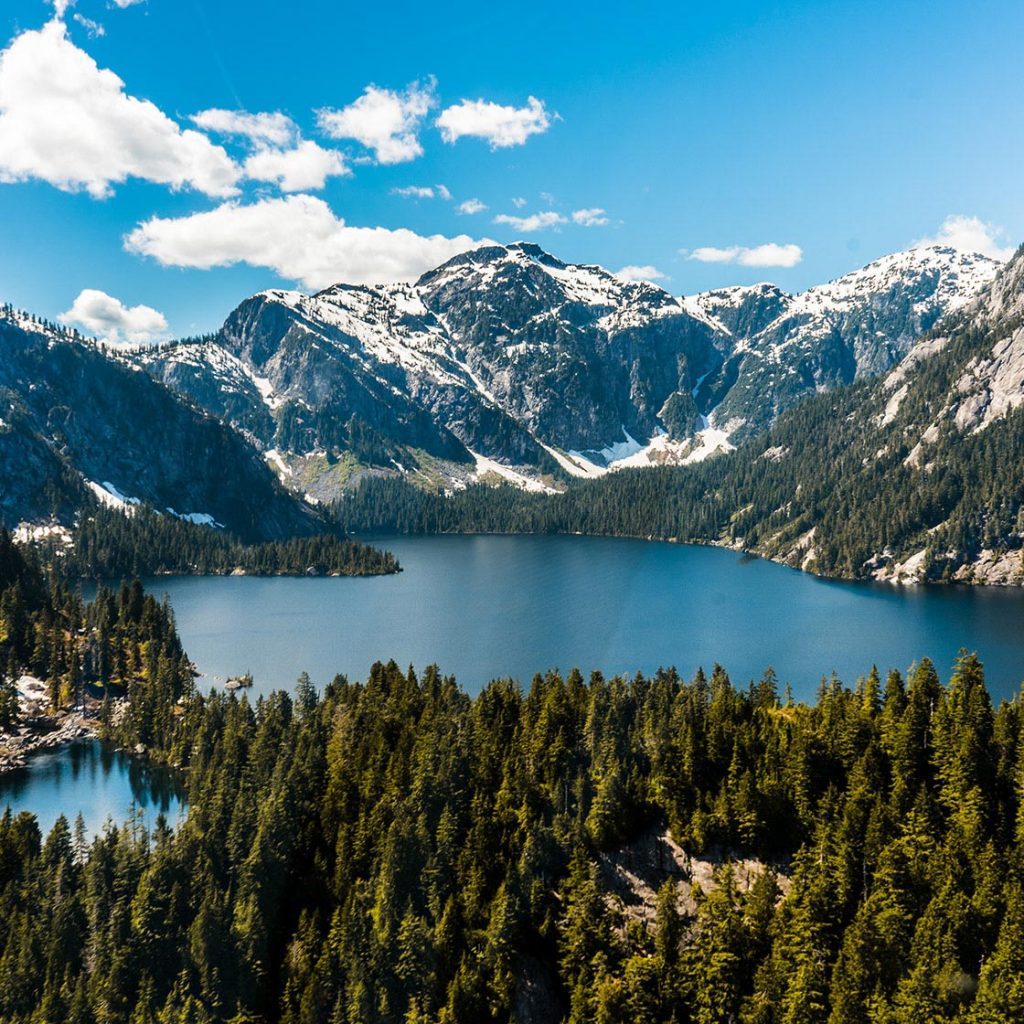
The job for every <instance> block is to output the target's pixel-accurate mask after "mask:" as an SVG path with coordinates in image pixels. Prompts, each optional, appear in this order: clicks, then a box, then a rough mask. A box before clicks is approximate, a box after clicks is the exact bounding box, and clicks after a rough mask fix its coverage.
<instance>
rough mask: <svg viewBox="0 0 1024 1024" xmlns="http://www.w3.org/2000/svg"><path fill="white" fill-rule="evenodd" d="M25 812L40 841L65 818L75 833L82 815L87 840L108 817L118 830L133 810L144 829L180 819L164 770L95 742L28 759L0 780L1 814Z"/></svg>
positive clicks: (177, 790) (176, 793) (180, 799)
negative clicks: (33, 820)
mask: <svg viewBox="0 0 1024 1024" xmlns="http://www.w3.org/2000/svg"><path fill="white" fill-rule="evenodd" d="M7 807H10V808H11V812H12V813H13V814H18V813H20V812H21V811H29V812H31V813H32V814H34V815H35V816H36V817H37V818H38V820H39V828H40V829H41V831H42V833H43V837H44V838H45V837H46V834H47V833H48V832H49V831H50V829H51V828H52V827H53V824H54V822H55V821H56V820H57V818H58V817H59V816H60V815H61V814H63V815H64V816H65V817H66V818H67V819H68V824H70V825H71V827H72V828H74V825H75V818H76V816H77V815H78V814H79V813H81V815H82V817H83V818H84V819H85V825H86V828H87V829H88V831H89V833H90V834H91V835H95V834H96V833H97V832H99V831H100V830H101V829H102V828H103V825H104V823H105V822H106V820H107V819H108V818H110V819H111V820H112V821H113V822H114V823H115V824H117V825H120V824H121V823H122V822H124V821H127V820H128V819H129V818H130V817H131V815H132V812H133V810H134V811H139V812H141V817H142V820H143V822H144V823H145V825H146V826H147V827H148V828H152V827H153V825H154V824H155V823H156V819H157V815H158V814H161V813H162V814H163V815H164V816H165V817H166V818H167V821H168V823H169V824H171V825H174V824H176V823H177V822H178V820H179V816H180V815H182V814H184V807H185V804H184V794H183V791H182V789H181V787H180V784H179V783H178V782H177V781H176V780H175V779H174V776H173V774H172V773H171V772H169V771H168V770H167V769H165V768H159V767H156V766H153V765H150V764H148V763H147V762H145V761H143V760H141V759H140V758H137V757H132V756H130V755H128V754H123V753H118V752H116V751H113V750H111V749H110V748H108V747H105V746H103V744H101V743H100V742H99V740H76V741H75V742H74V743H69V744H67V745H66V746H63V747H60V748H58V749H56V750H50V751H45V752H42V753H39V754H35V755H33V756H32V757H30V758H29V764H28V767H26V768H22V769H19V770H18V771H15V772H10V773H8V774H6V775H0V814H2V813H3V811H4V809H5V808H7Z"/></svg>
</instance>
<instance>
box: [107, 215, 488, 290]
mask: <svg viewBox="0 0 1024 1024" xmlns="http://www.w3.org/2000/svg"><path fill="white" fill-rule="evenodd" d="M478 244H479V243H478V242H477V241H475V240H474V239H472V238H470V237H468V236H467V235H458V236H456V237H455V238H446V237H445V236H443V235H431V236H429V237H424V236H422V235H417V234H416V233H415V232H413V231H409V230H408V229H406V228H398V229H397V230H390V229H388V228H357V227H349V226H348V225H347V224H346V223H345V221H344V220H342V219H341V218H340V217H336V216H335V215H334V213H333V212H332V211H331V208H330V207H329V206H328V205H327V204H326V203H325V202H324V201H323V200H322V199H318V198H316V197H315V196H309V195H296V196H287V197H284V198H274V199H264V200H261V201H259V202H255V203H250V204H248V205H240V204H238V203H234V202H230V203H223V204H222V205H221V206H219V207H217V208H216V209H215V210H210V211H208V212H206V213H197V214H193V215H191V216H188V217H177V218H173V217H171V218H160V217H153V218H151V219H150V220H148V221H145V222H144V223H143V224H140V225H139V226H138V227H137V228H136V229H135V230H134V231H132V232H131V234H130V235H128V236H127V238H126V239H125V247H126V248H127V249H128V250H129V251H130V252H134V253H138V254H140V255H144V256H152V257H153V258H154V259H156V260H157V261H158V262H160V263H162V264H164V265H165V266H174V267H196V268H200V269H204V270H205V269H209V268H211V267H225V266H230V265H232V264H236V263H248V264H249V265H250V266H254V267H268V268H270V269H271V270H274V271H275V272H277V273H278V274H280V275H281V276H282V277H285V278H289V279H290V280H293V281H299V282H301V283H302V284H303V285H305V286H306V287H307V288H310V289H319V288H325V287H327V286H328V285H331V284H335V283H337V282H339V281H347V282H350V283H353V284H369V283H374V282H378V281H411V280H415V279H416V278H417V277H419V275H420V274H422V273H424V272H425V271H427V270H430V269H432V268H433V267H436V266H437V265H438V264H440V263H443V262H444V261H445V260H448V259H451V257H453V256H456V255H458V254H459V253H461V252H465V251H466V250H467V249H472V248H474V247H475V246H476V245H478Z"/></svg>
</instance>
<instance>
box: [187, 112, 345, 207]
mask: <svg viewBox="0 0 1024 1024" xmlns="http://www.w3.org/2000/svg"><path fill="white" fill-rule="evenodd" d="M191 121H192V123H193V124H195V125H196V126H197V127H199V128H202V129H203V130H204V131H208V132H216V133H217V134H218V135H232V136H236V137H238V138H241V139H244V140H245V141H246V142H247V143H248V144H249V146H250V147H251V148H252V149H253V150H254V152H253V153H252V155H251V156H249V157H248V158H247V159H246V161H245V163H244V164H243V165H242V169H243V171H244V173H245V177H246V178H248V179H249V180H250V181H269V182H273V183H274V184H276V185H277V186H278V188H280V189H281V191H282V192H305V191H308V190H309V189H321V188H323V187H324V185H325V184H326V183H327V179H328V178H333V177H339V176H342V175H347V174H351V173H352V172H351V170H350V169H349V167H348V165H347V164H346V163H345V158H344V156H343V155H342V154H341V153H339V152H338V151H337V150H336V149H324V147H323V146H321V145H319V144H318V143H316V142H311V141H308V140H306V141H303V139H302V138H301V133H300V132H299V126H298V125H297V124H296V123H295V122H294V121H293V120H292V119H291V118H290V117H288V115H287V114H282V113H281V112H280V111H270V112H262V113H256V114H252V113H249V111H247V110H221V109H219V108H213V109H210V110H201V111H200V112H199V113H198V114H193V115H192V117H191Z"/></svg>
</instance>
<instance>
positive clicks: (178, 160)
mask: <svg viewBox="0 0 1024 1024" xmlns="http://www.w3.org/2000/svg"><path fill="white" fill-rule="evenodd" d="M240 173H241V172H240V169H239V168H238V166H237V165H236V164H235V162H234V161H233V160H232V159H231V158H230V157H229V156H228V154H227V153H226V152H225V151H224V150H223V149H222V148H221V147H219V146H215V145H214V144H213V143H212V142H210V140H209V139H208V138H207V137H206V136H205V135H203V134H201V133H200V132H197V131H192V130H191V129H186V130H182V128H181V127H180V126H179V125H178V124H176V123H175V122H174V121H172V120H171V119H170V118H169V117H168V116H167V115H166V114H164V113H163V112H162V111H161V110H159V109H158V108H157V107H156V106H154V105H153V104H152V103H150V102H148V101H147V100H140V99H137V98H136V97H134V96H131V95H129V94H128V93H127V92H126V91H125V85H124V82H122V81H121V79H120V78H118V77H117V75H115V74H114V73H113V72H112V71H108V70H104V69H101V68H100V67H98V66H97V64H96V62H95V61H94V60H93V59H92V57H90V56H89V55H88V54H87V53H85V52H84V51H83V50H80V49H78V47H76V46H75V45H74V44H73V43H72V42H71V41H70V40H69V39H68V38H67V30H66V28H65V26H64V24H63V23H62V22H60V21H57V20H54V21H50V22H49V23H48V24H46V25H44V26H43V28H41V29H39V30H38V31H35V30H33V31H27V32H23V33H22V34H21V35H19V36H17V37H16V38H15V39H14V41H13V42H12V43H11V44H10V46H9V47H8V48H7V49H6V50H4V51H3V52H2V53H0V182H16V181H29V180H32V179H37V180H41V181H46V182H49V183H50V184H51V185H54V186H56V187H57V188H59V189H63V190H64V191H69V192H72V191H81V190H85V191H87V192H88V193H89V194H90V195H92V196H95V197H97V198H99V197H103V196H107V195H109V194H110V193H111V191H112V186H113V185H115V184H120V183H121V182H124V181H125V180H126V179H128V178H143V179H145V180H147V181H153V182H158V183H160V184H164V185H169V186H171V187H172V188H184V187H186V186H189V187H192V188H195V189H198V190H199V191H200V192H204V193H206V194H207V195H211V196H218V197H225V196H230V195H233V194H235V192H237V189H236V188H235V185H236V182H237V181H238V178H239V176H240Z"/></svg>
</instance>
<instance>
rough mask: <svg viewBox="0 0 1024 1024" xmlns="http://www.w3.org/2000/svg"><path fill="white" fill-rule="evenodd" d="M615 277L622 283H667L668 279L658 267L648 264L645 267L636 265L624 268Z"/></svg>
mask: <svg viewBox="0 0 1024 1024" xmlns="http://www.w3.org/2000/svg"><path fill="white" fill-rule="evenodd" d="M615 276H616V277H617V278H618V279H619V280H620V281H628V282H630V283H632V282H634V281H647V282H650V283H653V282H654V281H665V280H667V277H666V275H665V274H663V273H662V272H661V271H660V270H659V269H658V268H657V267H654V266H651V264H649V263H647V264H644V265H643V266H638V265H636V264H630V265H629V266H628V267H623V268H622V269H621V270H617V271H616V272H615Z"/></svg>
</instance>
